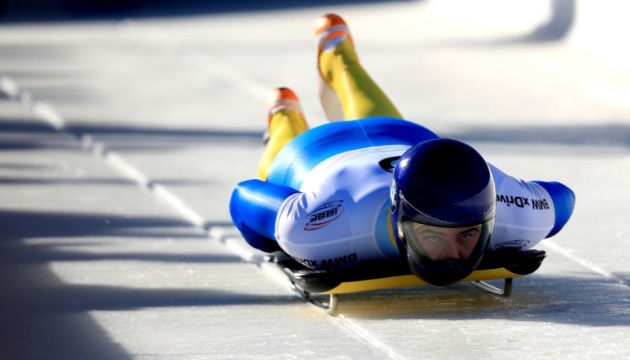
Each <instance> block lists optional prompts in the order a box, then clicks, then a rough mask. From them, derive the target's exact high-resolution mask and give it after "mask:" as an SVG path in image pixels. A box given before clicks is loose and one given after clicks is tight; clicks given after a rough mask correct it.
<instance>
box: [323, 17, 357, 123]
mask: <svg viewBox="0 0 630 360" xmlns="http://www.w3.org/2000/svg"><path fill="white" fill-rule="evenodd" d="M315 36H316V37H317V41H318V45H317V69H318V71H319V75H320V77H319V80H320V81H319V99H320V101H321V104H322V107H323V108H324V113H325V114H326V117H327V118H328V120H330V121H337V120H343V118H344V116H343V109H342V107H341V101H340V99H339V96H338V95H337V93H336V92H335V90H334V89H333V88H332V87H331V86H330V82H331V81H332V74H331V71H330V69H329V68H330V66H328V65H326V64H324V62H322V55H324V57H330V56H332V55H333V54H334V52H335V50H336V49H337V47H338V46H339V45H340V44H341V43H343V42H344V41H346V40H347V41H348V42H349V44H350V46H352V47H354V44H353V41H352V37H351V36H350V29H349V28H348V25H347V24H346V22H345V21H344V20H343V19H342V18H341V17H340V16H339V15H336V14H331V13H329V14H325V15H322V16H321V17H320V18H319V19H317V21H316V22H315Z"/></svg>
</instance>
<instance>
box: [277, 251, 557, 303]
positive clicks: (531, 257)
mask: <svg viewBox="0 0 630 360" xmlns="http://www.w3.org/2000/svg"><path fill="white" fill-rule="evenodd" d="M545 256H546V253H545V252H544V251H542V250H526V251H518V252H508V251H500V252H495V253H491V254H487V255H486V256H485V257H484V258H483V261H482V262H481V264H480V265H479V267H478V268H477V270H475V271H474V272H473V273H472V274H470V275H469V276H468V277H466V278H464V279H463V280H461V282H468V283H470V284H472V285H475V286H476V287H478V288H480V289H482V290H484V291H487V292H489V293H491V294H494V295H497V296H503V297H507V296H510V294H511V292H512V279H513V278H515V277H519V276H523V275H529V274H531V273H533V272H535V271H536V270H538V268H539V267H540V265H541V264H542V262H543V260H544V259H545ZM266 260H267V261H268V262H269V263H271V264H273V265H275V266H277V267H278V268H279V269H280V270H281V271H282V272H283V273H284V274H285V275H286V276H287V277H288V279H289V283H290V287H291V289H293V290H294V291H295V292H296V293H298V295H300V296H301V297H302V298H304V299H305V300H307V301H309V302H311V303H312V304H314V305H316V306H318V307H320V308H323V309H324V310H326V311H327V312H328V313H329V314H331V315H334V314H336V312H337V306H338V303H339V294H344V293H353V292H360V291H370V290H383V289H391V288H397V287H407V286H424V285H428V284H427V283H426V282H424V281H422V280H420V279H419V278H418V277H416V276H415V275H414V274H413V273H412V272H411V270H410V269H409V266H408V265H407V264H406V263H405V262H403V261H400V260H396V261H388V262H381V263H373V264H368V265H362V266H355V267H351V268H347V269H342V270H326V271H324V270H313V269H309V268H307V267H305V266H304V265H302V264H300V263H299V262H297V261H295V260H294V259H293V258H291V257H290V256H288V255H287V254H286V253H284V252H282V251H278V252H275V253H272V254H270V255H268V256H267V258H266ZM500 279H503V280H504V285H503V288H498V287H496V286H493V285H491V284H488V283H487V282H486V281H487V280H500ZM319 295H323V296H326V295H329V296H330V298H329V301H328V302H325V301H321V300H319V297H320V296H319Z"/></svg>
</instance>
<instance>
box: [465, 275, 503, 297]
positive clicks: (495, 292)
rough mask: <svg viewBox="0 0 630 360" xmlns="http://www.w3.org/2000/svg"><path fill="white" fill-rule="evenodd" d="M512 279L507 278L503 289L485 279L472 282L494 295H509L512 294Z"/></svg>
mask: <svg viewBox="0 0 630 360" xmlns="http://www.w3.org/2000/svg"><path fill="white" fill-rule="evenodd" d="M512 280H513V279H512V278H505V279H504V282H503V289H501V288H498V287H496V286H493V285H490V284H488V283H487V282H485V281H471V282H470V283H471V284H473V285H474V286H476V287H478V288H479V289H481V290H483V291H486V292H489V293H491V294H493V295H497V296H503V297H508V296H510V294H512Z"/></svg>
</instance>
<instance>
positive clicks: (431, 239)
mask: <svg viewBox="0 0 630 360" xmlns="http://www.w3.org/2000/svg"><path fill="white" fill-rule="evenodd" d="M440 239H441V238H440V237H439V236H436V235H427V236H425V237H424V240H425V241H428V242H432V243H436V242H438V241H440Z"/></svg>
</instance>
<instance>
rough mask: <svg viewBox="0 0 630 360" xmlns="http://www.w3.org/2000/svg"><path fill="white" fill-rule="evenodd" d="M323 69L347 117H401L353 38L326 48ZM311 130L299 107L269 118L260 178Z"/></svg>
mask: <svg viewBox="0 0 630 360" xmlns="http://www.w3.org/2000/svg"><path fill="white" fill-rule="evenodd" d="M319 66H320V71H321V73H322V74H323V76H324V77H325V80H326V82H327V83H328V84H329V85H330V86H331V87H332V89H333V90H334V91H335V92H336V94H337V96H338V97H339V100H340V102H341V106H342V108H343V114H344V119H345V120H355V119H361V118H366V117H370V116H393V117H398V118H402V115H401V114H400V113H399V112H398V110H397V109H396V107H395V106H394V104H393V103H392V102H391V100H390V99H389V98H388V97H387V95H385V93H384V92H383V90H381V88H380V87H379V86H378V85H377V84H376V83H375V82H374V80H372V78H371V77H370V75H369V74H368V73H367V72H366V71H365V70H364V69H363V67H362V66H361V64H360V63H359V59H358V57H357V54H356V52H355V50H354V46H353V45H352V43H351V42H350V40H348V39H346V40H344V41H342V42H341V43H340V44H339V45H337V46H336V47H335V49H334V50H333V51H324V52H322V53H321V55H320V59H319ZM306 130H308V124H307V123H306V120H305V119H304V117H303V116H302V114H301V113H300V112H298V111H295V110H293V109H290V108H285V109H282V110H280V111H277V112H276V113H274V114H273V115H272V116H271V119H270V120H269V142H268V143H267V146H266V147H265V150H264V152H263V156H262V159H261V160H260V163H259V165H258V178H259V179H260V180H266V179H267V175H268V173H269V168H270V166H271V163H272V162H273V159H274V158H275V157H276V155H277V154H278V152H279V151H280V149H282V147H283V146H284V145H286V144H287V143H288V142H289V141H291V140H292V139H293V138H294V137H296V136H297V135H299V134H301V133H302V132H304V131H306Z"/></svg>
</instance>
